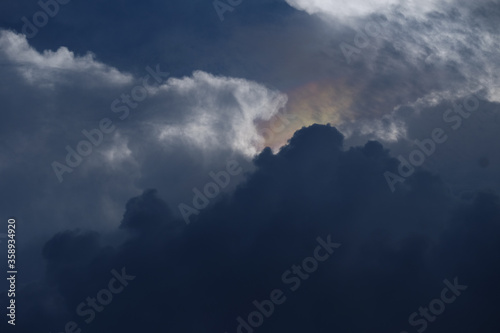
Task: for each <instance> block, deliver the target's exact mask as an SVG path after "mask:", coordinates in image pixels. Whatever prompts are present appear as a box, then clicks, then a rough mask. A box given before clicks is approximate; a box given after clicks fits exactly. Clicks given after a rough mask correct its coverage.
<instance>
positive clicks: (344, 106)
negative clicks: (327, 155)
mask: <svg viewBox="0 0 500 333" xmlns="http://www.w3.org/2000/svg"><path fill="white" fill-rule="evenodd" d="M287 95H288V103H287V106H286V108H285V109H284V110H281V111H280V112H279V113H278V114H277V115H275V116H274V117H272V118H271V119H270V120H268V121H259V122H257V123H256V126H257V129H258V131H259V133H260V134H261V135H262V136H263V137H264V139H265V142H264V145H263V147H259V148H260V149H262V148H264V147H271V148H272V149H273V151H275V152H276V151H277V150H279V148H280V147H282V146H283V145H284V144H286V142H287V141H288V140H289V139H290V138H291V137H292V136H293V134H294V133H295V132H296V131H297V130H298V129H300V128H302V127H304V126H310V125H312V124H328V123H330V124H332V125H333V126H335V125H337V124H339V123H341V122H344V121H349V120H353V119H354V115H353V113H352V112H350V111H349V110H350V106H351V105H352V101H353V95H354V92H353V89H352V88H351V87H348V86H347V85H345V84H344V83H342V82H333V81H314V82H310V83H307V84H305V85H303V86H300V87H298V88H296V89H294V90H292V91H289V92H287Z"/></svg>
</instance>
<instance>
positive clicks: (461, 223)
mask: <svg viewBox="0 0 500 333" xmlns="http://www.w3.org/2000/svg"><path fill="white" fill-rule="evenodd" d="M254 163H255V166H256V169H255V171H254V172H253V173H251V174H250V175H249V176H248V179H247V180H246V181H245V182H243V183H242V184H240V185H239V186H238V188H237V190H236V191H235V193H234V194H233V195H231V196H226V197H224V199H223V200H221V201H219V202H218V203H216V204H215V205H213V206H211V207H209V208H207V209H206V210H204V211H202V212H201V213H200V215H198V216H197V217H196V218H194V219H193V221H192V223H191V224H190V225H188V226H186V225H183V224H182V223H181V222H180V221H178V222H179V223H177V224H175V221H173V219H172V216H171V215H170V213H169V209H168V207H167V204H166V203H165V202H163V201H162V200H161V199H160V198H159V197H158V196H157V194H156V192H155V191H154V190H149V191H146V192H144V193H143V194H142V195H140V196H138V197H135V198H132V199H130V200H129V202H128V203H127V206H126V212H125V215H124V218H123V220H122V224H121V225H122V227H123V228H127V229H134V230H137V231H140V232H139V233H135V236H134V237H130V238H128V240H126V241H124V242H123V243H122V244H121V245H119V246H116V247H114V248H111V247H108V246H105V245H103V244H101V242H100V241H99V236H98V234H97V233H95V232H82V231H74V232H70V231H68V232H63V233H60V234H58V235H56V236H54V237H53V238H52V239H51V240H50V241H49V242H48V243H47V244H46V245H45V247H44V251H43V255H44V258H45V260H46V263H47V276H46V279H45V281H41V282H40V284H39V285H38V286H37V288H35V289H34V287H26V288H25V290H26V291H25V292H21V293H20V296H19V304H20V317H21V318H25V319H23V320H22V321H19V330H20V331H23V332H30V331H33V330H35V329H36V330H51V331H52V332H55V331H58V329H60V331H62V327H64V324H65V323H66V322H67V321H70V320H74V321H75V322H77V323H79V325H81V326H80V327H81V328H82V329H83V331H84V332H85V331H88V332H96V333H99V332H109V331H124V332H135V331H145V330H165V331H178V332H194V331H206V332H228V333H229V332H236V329H237V326H238V325H239V324H238V321H237V317H239V316H241V317H242V318H247V316H248V314H249V313H251V312H252V311H255V305H253V304H252V302H253V301H254V300H257V301H258V302H262V301H264V300H266V299H269V298H270V293H271V291H273V290H274V289H281V290H282V291H283V293H284V296H285V297H286V302H285V303H283V304H282V305H276V307H275V310H274V313H273V314H272V316H270V317H269V318H265V320H264V323H263V324H262V326H260V327H259V328H258V329H255V331H260V332H276V331H289V332H303V331H313V332H323V331H325V332H326V331H336V330H338V331H352V332H362V331H376V332H383V331H384V332H386V331H396V332H401V331H407V332H413V331H416V328H421V327H423V324H421V325H418V326H415V327H411V326H410V324H409V323H408V317H409V316H410V315H411V314H412V313H413V312H418V311H419V307H421V306H423V307H428V304H429V302H430V301H432V300H433V299H435V298H439V297H440V293H441V291H442V290H443V288H445V287H446V284H443V281H444V280H445V279H447V280H448V281H450V283H452V282H453V281H454V278H455V277H457V278H458V283H459V284H461V285H466V286H467V287H468V288H467V289H466V290H465V291H462V293H461V295H460V296H459V297H457V298H456V300H455V301H454V302H453V303H451V304H446V310H445V312H444V313H443V314H442V315H440V316H439V319H438V320H436V321H435V322H430V321H429V322H428V329H429V331H433V330H435V331H443V330H450V329H452V330H453V331H456V332H468V331H470V330H471V329H472V328H477V327H479V328H480V329H484V330H486V331H487V330H490V331H491V332H494V331H495V329H496V330H498V329H499V328H500V326H499V324H498V321H497V320H496V317H495V316H494V313H498V310H500V308H499V306H498V302H497V301H496V300H497V299H498V297H499V296H500V289H499V288H498V287H497V286H496V284H497V283H498V278H499V277H500V276H499V275H500V271H499V270H498V269H497V267H496V265H495V263H496V262H497V261H498V260H499V259H500V258H499V253H500V251H499V246H500V245H499V244H500V242H499V241H500V239H499V238H500V223H499V222H500V202H499V198H498V196H497V195H496V194H494V193H486V192H484V193H479V194H478V195H477V196H476V198H475V199H474V201H473V202H472V203H470V204H467V203H463V202H457V201H455V200H454V198H452V197H450V196H448V194H447V192H446V187H445V185H444V184H443V182H442V181H441V180H440V178H439V177H438V176H436V175H433V174H430V173H429V172H427V171H425V170H419V171H418V172H417V173H415V174H414V175H413V176H411V177H409V179H408V181H407V182H406V183H405V184H404V186H402V188H401V189H400V190H399V191H396V192H395V193H392V192H391V191H390V190H389V188H388V186H387V183H386V181H385V179H384V177H383V173H384V171H386V170H387V169H389V170H395V169H396V168H397V166H398V161H397V160H396V159H394V158H393V157H391V155H390V154H389V151H388V150H386V149H384V147H383V146H382V145H381V144H380V143H378V142H376V141H372V142H368V143H366V144H365V145H364V146H361V147H353V148H349V149H345V148H344V147H343V136H342V134H340V133H339V132H338V131H337V130H336V129H335V128H334V127H331V126H329V125H326V126H325V125H314V126H311V127H308V128H303V129H301V130H300V131H298V132H297V133H296V134H295V135H294V137H293V138H292V139H291V140H290V141H289V144H288V145H287V146H285V147H283V148H282V149H281V150H280V152H279V153H278V154H276V155H273V154H272V153H271V152H270V150H269V149H266V150H264V151H263V152H262V153H261V154H260V155H259V156H257V157H256V158H255V160H254ZM328 235H330V236H331V241H333V242H335V243H340V244H342V245H341V247H339V248H338V249H336V250H335V253H334V254H333V255H332V256H331V258H329V259H328V260H327V261H325V262H322V263H320V265H319V268H318V269H317V271H315V272H314V273H311V274H310V275H309V276H308V277H307V278H306V279H303V280H302V281H301V286H300V289H297V291H295V292H292V291H291V289H290V288H291V286H292V285H293V284H292V283H290V282H289V283H284V282H283V280H282V275H283V273H284V272H285V271H286V270H287V269H290V267H292V265H295V264H299V265H300V263H301V262H302V261H303V260H304V259H305V258H306V257H309V256H311V253H312V251H313V250H314V248H315V246H316V245H317V244H316V242H317V240H316V239H317V238H318V237H321V238H323V239H326V238H327V236H328ZM122 267H126V273H127V274H130V275H133V276H136V278H135V279H134V280H133V281H130V284H129V285H128V286H127V287H126V289H125V290H124V291H123V292H122V293H120V294H119V295H116V296H115V298H114V300H113V302H112V303H111V304H110V305H108V306H106V308H105V310H104V311H102V312H100V313H97V315H96V319H95V320H94V321H93V322H92V323H90V324H88V325H87V324H85V323H84V322H83V318H82V317H80V316H78V315H76V313H75V308H76V307H77V305H78V304H79V303H81V302H82V301H84V300H85V299H86V297H89V296H93V295H96V293H97V292H98V291H99V290H100V289H102V288H103V287H105V286H106V283H107V281H108V280H109V279H110V278H111V277H112V275H111V274H110V271H111V270H112V269H115V270H117V271H119V270H120V269H121V268H122ZM303 273H304V272H303ZM44 286H46V287H44ZM50 286H52V288H55V289H50V288H51V287H50ZM47 290H53V294H51V295H50V297H49V299H51V300H53V301H52V305H53V307H52V308H51V309H47V308H46V307H43V306H42V305H43V304H46V303H47V296H46V294H47ZM56 291H57V292H56ZM28 297H29V298H28ZM28 304H30V305H32V304H36V306H40V307H41V308H44V309H45V312H48V313H50V314H51V316H48V317H44V318H40V317H39V314H38V313H31V312H29V311H30V310H32V309H33V308H32V307H31V306H29V307H28ZM55 309H57V310H55ZM50 311H52V312H50ZM61 314H65V315H66V317H65V318H63V317H64V316H62V315H61ZM28 318H34V320H28ZM418 318H420V319H421V318H423V317H418ZM245 320H246V319H245ZM87 326H88V327H87ZM242 332H244V330H243V331H242Z"/></svg>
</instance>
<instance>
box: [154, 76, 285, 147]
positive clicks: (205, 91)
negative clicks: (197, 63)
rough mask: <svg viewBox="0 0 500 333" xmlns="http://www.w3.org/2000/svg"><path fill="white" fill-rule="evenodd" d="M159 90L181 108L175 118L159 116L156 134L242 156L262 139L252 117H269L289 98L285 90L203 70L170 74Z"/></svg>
mask: <svg viewBox="0 0 500 333" xmlns="http://www.w3.org/2000/svg"><path fill="white" fill-rule="evenodd" d="M160 91H163V93H166V94H167V96H168V97H167V96H166V99H168V100H169V101H166V103H169V105H171V106H172V107H177V108H181V109H182V110H181V111H180V112H177V114H178V118H177V119H172V118H171V117H169V115H168V114H165V115H164V117H163V116H162V118H163V120H164V121H162V123H159V124H157V125H156V129H157V131H158V137H159V139H161V140H164V141H166V142H168V141H172V140H178V139H179V138H181V139H183V140H185V141H188V142H189V143H191V144H194V145H197V146H198V147H201V148H203V149H204V150H220V149H230V150H233V151H237V152H239V153H243V154H244V155H246V156H253V155H255V154H256V153H258V147H260V146H261V145H262V143H263V142H264V139H263V138H262V136H261V135H260V134H259V133H258V132H257V128H256V126H255V121H257V120H269V119H270V118H271V117H273V116H274V115H276V114H277V113H278V111H279V110H280V109H281V108H282V107H284V106H285V104H286V102H287V96H286V95H284V94H281V93H279V92H277V91H272V90H269V89H267V88H266V87H264V86H262V85H260V84H258V83H256V82H252V81H247V80H244V79H238V78H230V77H223V76H214V75H211V74H209V73H205V72H202V71H196V72H194V73H193V75H192V77H184V78H181V79H170V80H168V81H167V83H166V84H165V85H163V86H162V87H161V89H160ZM165 121H167V122H168V123H167V124H165Z"/></svg>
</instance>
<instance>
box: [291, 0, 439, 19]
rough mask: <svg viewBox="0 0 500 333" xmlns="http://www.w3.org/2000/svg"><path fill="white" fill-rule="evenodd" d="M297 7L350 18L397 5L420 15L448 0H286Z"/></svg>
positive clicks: (388, 9)
mask: <svg viewBox="0 0 500 333" xmlns="http://www.w3.org/2000/svg"><path fill="white" fill-rule="evenodd" d="M286 2H287V3H288V4H289V5H290V6H292V7H295V8H296V9H299V10H303V11H305V12H307V13H309V14H326V15H328V16H331V17H334V18H337V19H350V18H356V17H361V16H367V15H370V14H373V13H386V12H388V11H390V10H392V9H394V8H395V7H399V8H400V9H402V10H404V12H405V14H406V13H408V14H413V15H418V14H422V13H427V12H429V11H432V10H434V9H436V8H437V6H438V5H439V4H442V3H443V2H446V1H437V0H421V1H414V0H371V1H366V0H353V1H341V0H286Z"/></svg>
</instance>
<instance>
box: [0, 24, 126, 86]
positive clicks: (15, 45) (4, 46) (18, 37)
mask: <svg viewBox="0 0 500 333" xmlns="http://www.w3.org/2000/svg"><path fill="white" fill-rule="evenodd" d="M0 59H2V60H3V61H8V62H9V63H10V64H11V65H13V66H16V67H17V70H18V71H19V72H20V73H21V74H22V75H23V77H24V78H25V79H26V80H28V82H30V83H40V82H42V83H45V84H46V85H48V86H51V87H53V84H54V81H59V80H61V79H62V78H64V77H66V75H68V74H69V75H71V74H74V73H79V74H84V75H87V76H91V77H93V78H94V79H96V80H97V82H101V83H102V82H104V83H111V84H127V83H130V82H131V81H132V76H131V75H129V74H123V73H121V72H120V71H118V70H117V69H115V68H113V67H110V66H107V65H105V64H102V63H100V62H98V61H96V60H95V56H94V55H93V54H92V53H87V54H86V55H85V56H82V57H78V56H75V55H74V53H73V52H71V51H69V50H68V49H67V48H66V47H60V48H59V49H58V50H57V51H55V52H54V51H50V50H45V51H44V52H43V53H40V52H38V51H37V50H35V49H34V48H33V47H31V46H30V45H29V44H28V41H27V40H26V37H25V36H24V35H22V34H16V33H14V32H12V31H7V30H0Z"/></svg>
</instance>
